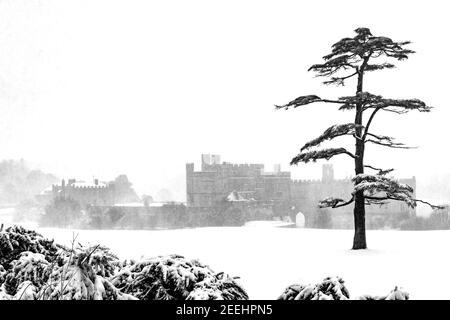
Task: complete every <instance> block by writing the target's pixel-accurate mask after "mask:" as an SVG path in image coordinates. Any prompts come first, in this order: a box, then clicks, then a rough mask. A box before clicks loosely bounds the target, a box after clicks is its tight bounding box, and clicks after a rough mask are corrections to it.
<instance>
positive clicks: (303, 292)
mask: <svg viewBox="0 0 450 320" xmlns="http://www.w3.org/2000/svg"><path fill="white" fill-rule="evenodd" d="M348 299H351V298H350V293H349V291H348V290H347V288H346V287H345V286H344V280H342V278H340V277H327V278H325V279H324V280H323V281H322V282H320V283H318V284H316V285H312V284H309V285H302V284H293V285H290V286H289V287H287V288H286V289H285V290H284V292H283V293H282V294H281V296H279V297H278V300H348ZM408 299H409V293H408V292H406V291H405V290H404V289H403V288H398V287H395V288H394V290H392V291H391V292H389V294H387V295H384V296H371V295H363V296H359V297H356V298H355V300H408Z"/></svg>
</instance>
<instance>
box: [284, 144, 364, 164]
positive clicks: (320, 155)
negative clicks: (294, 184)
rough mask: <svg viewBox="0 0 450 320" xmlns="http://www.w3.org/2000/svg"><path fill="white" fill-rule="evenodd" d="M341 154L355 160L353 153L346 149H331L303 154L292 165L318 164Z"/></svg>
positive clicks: (292, 161)
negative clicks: (302, 163)
mask: <svg viewBox="0 0 450 320" xmlns="http://www.w3.org/2000/svg"><path fill="white" fill-rule="evenodd" d="M339 154H346V155H348V156H350V157H352V158H355V155H354V154H353V153H351V152H349V151H347V150H346V149H344V148H329V149H323V150H318V151H309V152H301V153H299V154H298V155H297V156H295V157H294V158H293V159H292V160H291V165H294V164H298V163H299V162H304V163H308V162H310V161H312V162H316V161H317V160H319V159H326V160H330V159H331V158H332V157H334V156H337V155H339Z"/></svg>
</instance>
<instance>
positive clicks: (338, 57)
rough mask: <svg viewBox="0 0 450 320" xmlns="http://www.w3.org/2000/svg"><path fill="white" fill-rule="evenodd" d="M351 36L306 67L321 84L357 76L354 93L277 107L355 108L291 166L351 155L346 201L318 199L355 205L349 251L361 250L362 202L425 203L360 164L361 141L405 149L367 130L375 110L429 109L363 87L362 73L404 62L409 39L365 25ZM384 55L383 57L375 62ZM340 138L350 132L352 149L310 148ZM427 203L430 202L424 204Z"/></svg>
mask: <svg viewBox="0 0 450 320" xmlns="http://www.w3.org/2000/svg"><path fill="white" fill-rule="evenodd" d="M355 32H356V36H355V37H353V38H343V39H342V40H340V41H338V42H337V43H335V44H334V45H333V46H332V50H331V53H330V54H328V55H326V56H324V57H323V59H324V61H325V62H324V63H322V64H314V65H313V66H311V67H310V68H309V70H308V71H314V72H316V73H317V75H318V76H320V77H325V78H327V80H325V81H324V82H323V83H324V84H326V85H331V84H333V85H342V86H343V85H344V84H345V82H346V81H347V80H349V79H352V78H353V79H356V80H357V84H356V93H355V95H353V96H345V97H341V98H338V99H324V98H320V97H318V96H317V95H306V96H300V97H298V98H297V99H295V100H293V101H291V102H289V103H287V104H285V105H281V106H276V108H277V109H286V110H287V109H290V108H297V107H300V106H304V105H308V104H311V103H317V102H324V103H334V104H337V105H338V106H339V110H344V111H352V112H354V116H355V118H354V121H353V122H351V123H346V124H338V125H333V126H331V127H330V128H328V129H327V130H325V132H324V133H323V134H322V135H320V136H319V137H318V138H316V139H314V140H311V141H310V142H308V143H306V144H305V145H304V146H303V147H302V148H301V150H300V153H299V154H298V155H297V156H295V157H294V158H293V159H292V161H291V165H297V164H298V163H300V162H304V163H308V162H310V161H313V162H314V161H316V160H319V159H326V160H330V159H331V158H332V157H334V156H337V155H341V154H345V155H347V156H349V157H351V158H352V159H353V161H354V163H355V177H354V178H353V183H354V190H353V192H352V194H351V198H350V199H349V200H343V199H340V198H332V197H330V198H327V199H324V200H323V201H321V202H320V204H319V206H320V207H332V208H338V207H343V206H346V205H349V204H351V203H354V204H355V205H354V225H355V235H354V239H353V249H366V248H367V245H366V231H365V205H366V204H368V205H370V204H383V203H385V202H386V201H391V200H398V201H404V202H406V203H407V204H408V205H409V206H410V207H413V208H414V207H416V205H417V202H423V203H426V204H429V203H427V202H425V201H422V200H418V199H414V196H413V189H412V188H411V187H410V186H408V185H406V184H402V183H399V182H398V181H397V180H395V179H394V178H391V177H387V174H389V173H390V172H392V171H393V169H387V170H385V169H380V168H376V167H374V166H371V165H367V164H365V163H364V151H365V147H366V144H368V143H372V144H376V145H381V146H384V147H389V148H401V149H408V148H409V147H408V146H406V145H404V144H403V143H399V142H396V141H395V140H394V138H392V137H390V136H384V135H380V134H375V133H372V132H371V131H369V129H370V127H371V124H372V122H373V120H374V118H375V116H376V115H377V113H379V112H381V111H383V112H391V113H396V114H404V113H407V112H409V111H413V110H416V111H419V112H429V111H430V110H431V109H432V108H431V107H430V106H428V105H426V104H425V103H424V102H423V101H421V100H419V99H389V98H384V97H382V96H380V95H375V94H371V93H369V92H367V91H364V90H363V83H364V76H365V74H366V72H372V71H380V70H384V69H391V68H394V67H395V66H394V65H393V64H392V63H389V62H387V61H386V60H388V61H391V60H398V61H401V60H405V59H407V58H408V56H409V55H410V54H412V53H414V51H412V50H409V49H407V48H405V46H406V45H408V44H410V42H409V41H404V42H395V41H393V40H391V39H390V38H387V37H376V36H373V35H372V33H371V32H370V30H369V29H368V28H358V29H356V30H355ZM382 59H384V61H380V60H382ZM365 114H368V119H367V120H366V121H365V122H363V119H364V118H363V115H365ZM340 136H352V137H354V139H355V152H354V153H352V152H350V151H348V150H347V149H345V148H328V149H322V150H311V149H312V148H314V147H317V146H319V145H320V144H321V143H322V142H324V141H326V140H332V139H335V138H337V137H340ZM365 168H368V169H371V170H373V171H375V172H376V173H375V174H365V173H364V169H365ZM429 205H430V206H432V207H436V206H433V205H431V204H429Z"/></svg>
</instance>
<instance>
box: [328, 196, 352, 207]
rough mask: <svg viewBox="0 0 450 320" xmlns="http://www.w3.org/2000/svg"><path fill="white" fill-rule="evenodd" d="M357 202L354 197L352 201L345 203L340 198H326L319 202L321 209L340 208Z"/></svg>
mask: <svg viewBox="0 0 450 320" xmlns="http://www.w3.org/2000/svg"><path fill="white" fill-rule="evenodd" d="M354 201H355V197H354V196H353V197H352V198H351V199H350V200H348V201H345V200H342V199H340V198H332V197H329V198H326V199H323V200H321V201H320V202H319V208H333V209H334V208H340V207H344V206H347V205H349V204H351V203H352V202H354Z"/></svg>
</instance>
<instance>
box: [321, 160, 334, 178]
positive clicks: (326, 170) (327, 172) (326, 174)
mask: <svg viewBox="0 0 450 320" xmlns="http://www.w3.org/2000/svg"><path fill="white" fill-rule="evenodd" d="M333 180H334V169H333V165H332V164H324V165H322V182H332V181H333Z"/></svg>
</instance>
